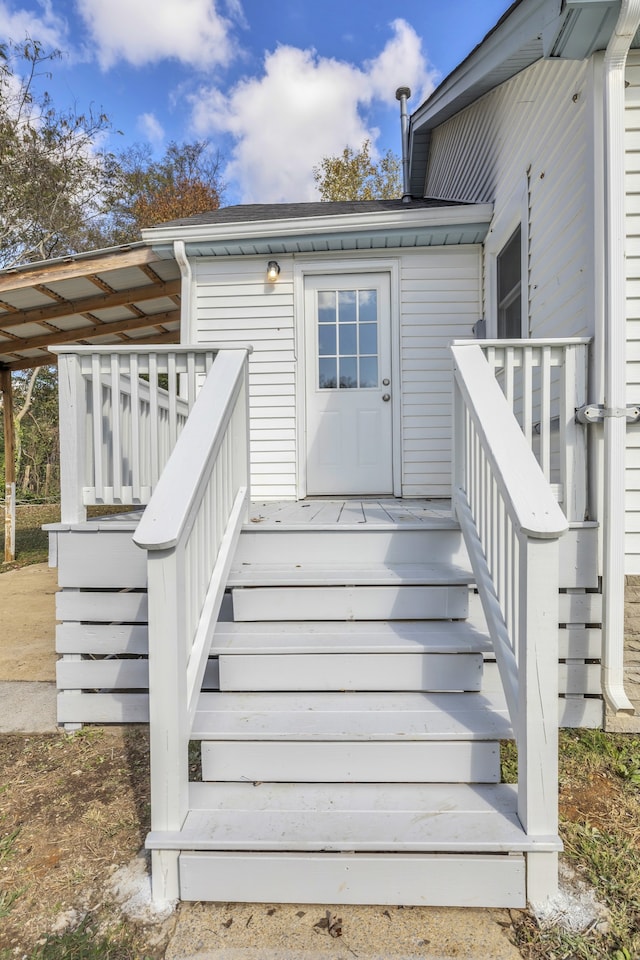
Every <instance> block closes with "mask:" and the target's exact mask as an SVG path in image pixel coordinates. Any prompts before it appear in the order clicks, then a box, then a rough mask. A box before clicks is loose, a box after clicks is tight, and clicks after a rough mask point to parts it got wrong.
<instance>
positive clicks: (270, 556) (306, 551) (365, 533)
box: [235, 519, 468, 565]
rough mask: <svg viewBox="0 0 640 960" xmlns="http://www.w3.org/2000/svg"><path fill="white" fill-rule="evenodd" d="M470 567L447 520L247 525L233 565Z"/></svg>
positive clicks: (457, 530) (456, 529)
mask: <svg viewBox="0 0 640 960" xmlns="http://www.w3.org/2000/svg"><path fill="white" fill-rule="evenodd" d="M336 558H339V559H341V560H343V561H346V560H347V559H348V560H349V562H350V563H424V562H425V561H433V560H439V561H447V562H449V563H460V564H462V565H464V564H465V563H468V557H467V554H466V550H465V548H464V544H463V541H462V534H461V533H460V528H459V527H458V524H457V523H456V522H455V521H454V520H451V519H449V520H448V521H446V520H437V521H430V523H429V524H428V525H426V524H416V525H411V524H403V525H400V524H396V525H395V526H392V525H391V524H388V525H386V526H376V525H373V524H368V523H367V524H356V525H354V526H350V527H346V528H345V527H343V526H340V527H335V526H334V527H322V526H315V525H313V524H309V525H297V526H287V525H286V524H278V525H277V526H272V527H270V528H265V527H263V526H261V525H260V524H259V523H257V524H250V525H249V526H248V527H245V528H244V529H243V531H242V533H241V534H240V540H239V542H238V546H237V548H236V555H235V559H236V561H237V562H242V561H243V560H249V561H250V562H251V563H276V562H278V563H279V562H283V563H288V562H291V561H292V560H294V561H295V562H296V563H305V562H306V563H326V564H332V563H335V560H336Z"/></svg>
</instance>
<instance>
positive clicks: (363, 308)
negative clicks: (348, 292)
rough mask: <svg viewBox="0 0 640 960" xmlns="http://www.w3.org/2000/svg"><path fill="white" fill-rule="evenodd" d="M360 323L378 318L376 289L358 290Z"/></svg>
mask: <svg viewBox="0 0 640 960" xmlns="http://www.w3.org/2000/svg"><path fill="white" fill-rule="evenodd" d="M358 300H359V303H360V323H376V321H377V319H378V291H377V290H359V291H358Z"/></svg>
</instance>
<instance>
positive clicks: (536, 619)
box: [451, 341, 569, 902]
mask: <svg viewBox="0 0 640 960" xmlns="http://www.w3.org/2000/svg"><path fill="white" fill-rule="evenodd" d="M451 353H452V356H453V361H454V371H453V373H454V482H453V492H452V500H453V505H454V510H455V513H456V516H457V518H458V521H459V523H460V528H461V530H462V534H463V537H464V541H465V544H466V546H467V551H468V554H469V559H470V561H471V566H472V569H473V574H474V579H475V583H476V587H477V590H478V594H479V596H480V600H481V603H482V609H483V611H484V615H485V620H486V623H487V628H488V632H489V636H490V638H491V641H492V644H493V649H494V651H495V656H496V661H497V664H498V669H499V673H500V678H501V680H502V683H503V688H504V692H505V698H506V702H507V707H508V710H509V715H510V717H511V722H512V726H513V730H514V736H515V739H516V742H517V746H518V801H517V812H518V817H519V819H520V822H521V824H522V826H523V829H524V830H525V832H526V833H527V835H528V836H530V837H532V838H536V839H538V840H541V839H542V838H543V837H544V838H545V839H546V840H549V839H550V838H556V840H555V842H556V844H557V843H558V841H557V833H558V809H557V788H558V771H557V766H558V610H559V600H558V590H559V548H558V540H559V537H560V536H562V535H563V533H565V532H566V530H567V529H568V526H569V524H568V521H567V519H566V517H565V516H564V514H563V512H562V510H561V509H560V507H559V506H558V504H557V502H556V500H555V497H554V495H553V491H552V489H551V486H550V484H549V483H548V481H547V480H546V479H545V476H544V474H543V472H542V470H541V468H540V466H539V464H538V462H537V460H536V458H535V456H534V454H533V452H532V450H531V447H530V445H529V443H528V441H527V438H526V437H525V435H524V433H523V432H522V430H521V428H520V426H519V424H518V422H517V420H516V418H515V415H514V413H513V410H512V408H511V406H510V404H509V402H508V400H507V398H506V397H505V395H504V394H503V392H502V390H501V389H500V386H499V385H498V383H497V382H496V379H495V377H494V374H493V371H492V369H491V366H490V364H489V363H488V361H487V359H486V358H485V356H484V354H483V351H482V349H481V347H480V346H479V345H478V344H477V343H474V342H473V341H467V342H466V343H458V344H456V345H454V346H452V347H451ZM556 890H557V853H556V852H554V851H550V852H549V851H547V852H536V853H530V854H528V857H527V896H528V899H529V900H530V901H533V902H540V901H543V900H545V899H546V898H548V897H550V896H552V895H553V894H554V892H555V891H556Z"/></svg>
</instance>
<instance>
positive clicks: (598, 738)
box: [501, 730, 640, 960]
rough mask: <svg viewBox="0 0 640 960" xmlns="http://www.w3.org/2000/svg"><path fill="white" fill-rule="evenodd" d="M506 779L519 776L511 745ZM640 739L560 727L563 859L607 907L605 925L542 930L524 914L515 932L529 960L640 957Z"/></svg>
mask: <svg viewBox="0 0 640 960" xmlns="http://www.w3.org/2000/svg"><path fill="white" fill-rule="evenodd" d="M501 760H502V770H503V779H504V780H505V781H507V782H514V781H515V779H517V754H516V750H515V747H514V746H513V744H511V743H507V744H503V745H502V751H501ZM639 772H640V737H636V736H630V735H625V734H610V733H604V732H603V731H601V730H562V731H560V755H559V773H560V785H561V808H564V809H565V810H567V811H568V812H569V814H568V815H565V816H561V820H560V834H561V837H562V840H563V842H564V854H563V856H564V857H565V859H566V860H567V861H568V862H569V863H570V865H571V866H572V867H573V868H574V870H575V871H576V873H577V874H578V876H579V877H581V878H582V879H584V880H585V881H587V882H588V883H589V884H590V885H591V886H592V887H593V888H594V890H595V893H596V896H597V898H598V899H599V900H600V901H601V902H602V903H603V904H605V906H606V907H607V909H608V911H609V924H608V928H607V929H604V930H603V929H598V928H597V927H596V928H594V929H593V930H589V931H586V932H584V933H580V934H572V933H568V932H567V931H563V930H560V929H559V928H557V927H556V928H552V929H549V930H541V929H540V928H539V927H538V925H537V924H536V922H535V920H533V919H532V918H531V917H529V916H527V915H523V917H522V919H521V920H520V921H517V922H516V924H515V937H516V942H517V945H518V946H519V948H520V949H521V951H522V954H523V956H524V957H527V958H528V960H547V958H553V960H638V958H640V782H639V781H640V777H639V776H638V774H639Z"/></svg>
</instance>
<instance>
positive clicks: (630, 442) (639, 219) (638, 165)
mask: <svg viewBox="0 0 640 960" xmlns="http://www.w3.org/2000/svg"><path fill="white" fill-rule="evenodd" d="M626 79H627V84H628V86H627V88H626V95H625V99H626V109H625V138H626V139H625V183H626V264H627V403H628V404H633V403H638V402H639V401H640V53H639V52H638V51H631V53H630V54H629V58H628V61H627V71H626ZM626 488H627V489H626V519H625V541H626V563H625V571H626V573H629V574H640V426H637V425H635V424H634V425H632V426H629V427H627V451H626Z"/></svg>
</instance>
